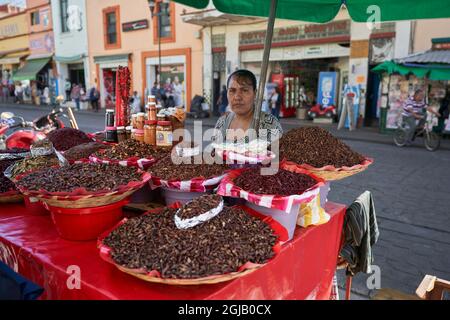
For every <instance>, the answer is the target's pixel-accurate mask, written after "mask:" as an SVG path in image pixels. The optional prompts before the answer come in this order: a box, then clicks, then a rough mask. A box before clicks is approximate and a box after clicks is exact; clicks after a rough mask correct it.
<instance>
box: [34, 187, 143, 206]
mask: <svg viewBox="0 0 450 320" xmlns="http://www.w3.org/2000/svg"><path fill="white" fill-rule="evenodd" d="M136 190H137V189H136ZM136 190H135V189H133V190H130V191H127V192H125V193H121V194H119V193H117V192H111V193H109V194H106V195H103V196H93V195H89V196H83V197H80V199H77V200H64V198H63V197H61V196H55V197H50V198H46V197H43V196H36V198H38V199H39V200H41V201H42V202H45V203H47V204H48V205H50V206H52V207H59V208H67V209H81V208H94V207H100V206H106V205H109V204H112V203H116V202H119V201H121V200H123V199H125V198H127V197H129V196H131V195H132V194H133V193H134V192H135V191H136Z"/></svg>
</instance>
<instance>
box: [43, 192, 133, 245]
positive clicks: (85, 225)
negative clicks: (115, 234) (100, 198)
mask: <svg viewBox="0 0 450 320" xmlns="http://www.w3.org/2000/svg"><path fill="white" fill-rule="evenodd" d="M128 202H129V200H128V199H125V200H122V201H119V202H116V203H113V204H109V205H106V206H101V207H95V208H82V209H67V208H59V207H52V206H49V205H48V204H46V207H47V208H48V209H49V210H50V213H51V214H52V220H53V222H54V223H55V226H56V230H57V231H58V233H59V235H60V236H61V238H63V239H66V240H73V241H88V240H95V239H97V237H98V236H99V235H100V234H101V233H102V232H103V231H105V230H107V229H108V228H111V227H112V226H114V225H115V224H116V223H117V222H119V221H120V220H121V219H122V207H123V206H125V205H126V204H127V203H128Z"/></svg>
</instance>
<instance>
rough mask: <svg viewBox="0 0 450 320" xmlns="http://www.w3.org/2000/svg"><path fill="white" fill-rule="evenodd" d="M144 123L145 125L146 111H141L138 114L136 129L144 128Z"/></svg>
mask: <svg viewBox="0 0 450 320" xmlns="http://www.w3.org/2000/svg"><path fill="white" fill-rule="evenodd" d="M144 125H145V113H144V112H139V113H138V114H137V121H136V129H140V130H144Z"/></svg>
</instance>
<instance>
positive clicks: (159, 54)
mask: <svg viewBox="0 0 450 320" xmlns="http://www.w3.org/2000/svg"><path fill="white" fill-rule="evenodd" d="M161 14H162V11H161V2H160V3H158V58H159V66H158V74H157V76H156V77H157V78H156V79H157V80H159V84H160V85H161ZM158 76H159V79H158Z"/></svg>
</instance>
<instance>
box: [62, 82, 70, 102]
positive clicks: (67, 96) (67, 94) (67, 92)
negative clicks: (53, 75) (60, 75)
mask: <svg viewBox="0 0 450 320" xmlns="http://www.w3.org/2000/svg"><path fill="white" fill-rule="evenodd" d="M71 89H72V84H71V83H70V80H69V79H66V82H65V83H64V90H65V91H66V101H70V93H71Z"/></svg>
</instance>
